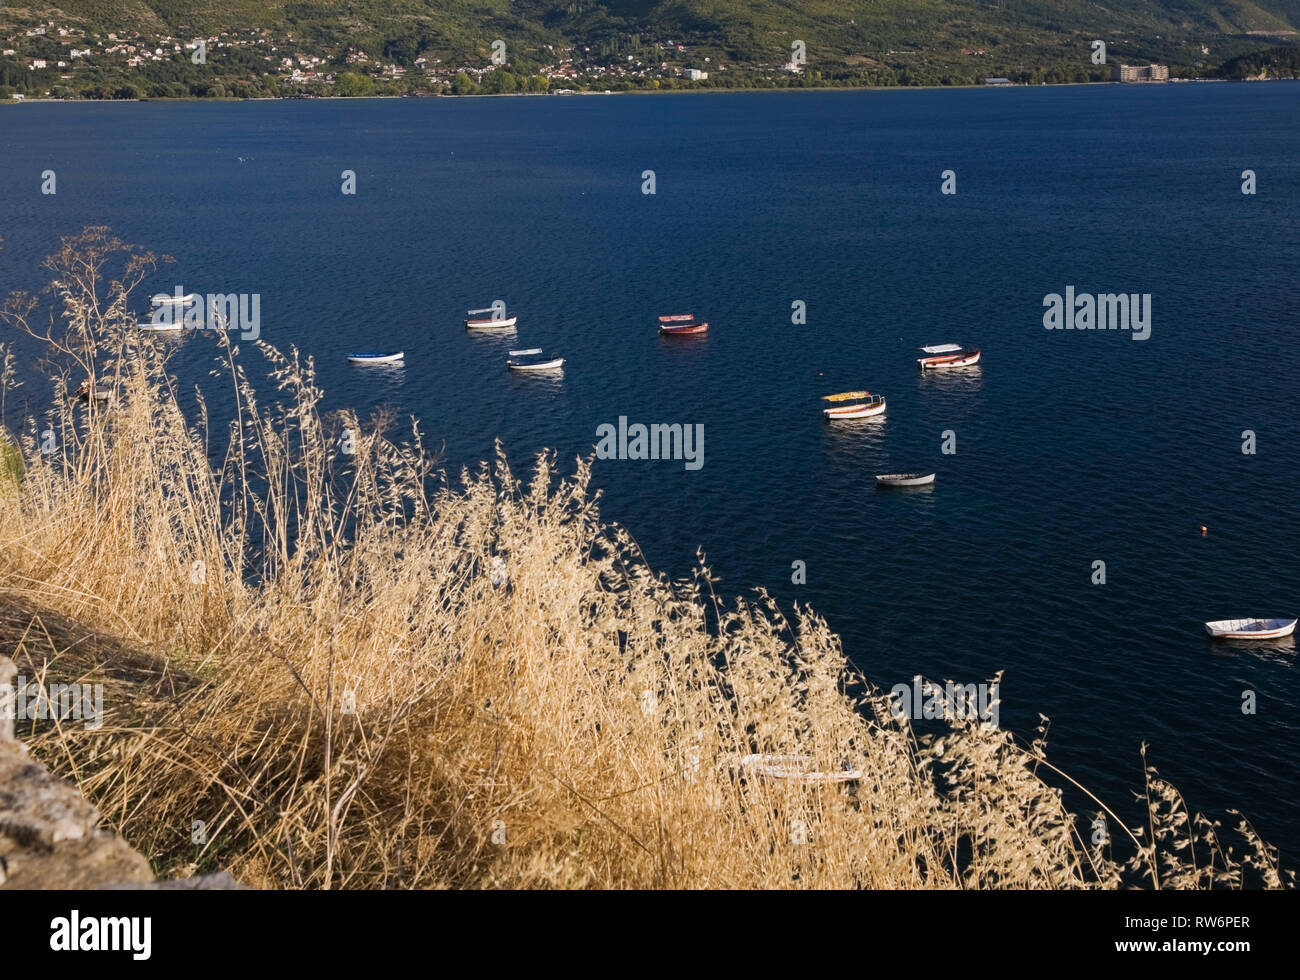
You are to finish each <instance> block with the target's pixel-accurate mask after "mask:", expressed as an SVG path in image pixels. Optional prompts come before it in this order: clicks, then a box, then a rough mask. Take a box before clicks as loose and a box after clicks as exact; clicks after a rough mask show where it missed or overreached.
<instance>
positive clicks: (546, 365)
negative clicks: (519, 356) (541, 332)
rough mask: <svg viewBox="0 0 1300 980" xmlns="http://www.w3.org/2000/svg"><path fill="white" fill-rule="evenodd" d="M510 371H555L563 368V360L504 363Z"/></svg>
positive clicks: (558, 358)
mask: <svg viewBox="0 0 1300 980" xmlns="http://www.w3.org/2000/svg"><path fill="white" fill-rule="evenodd" d="M506 367H508V368H510V370H511V371H555V370H557V369H559V368H562V367H564V358H562V357H556V358H553V359H552V360H549V361H506Z"/></svg>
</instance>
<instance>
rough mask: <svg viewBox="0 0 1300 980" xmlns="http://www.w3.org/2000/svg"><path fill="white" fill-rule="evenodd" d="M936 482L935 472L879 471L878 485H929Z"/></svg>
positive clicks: (877, 475) (877, 476)
mask: <svg viewBox="0 0 1300 980" xmlns="http://www.w3.org/2000/svg"><path fill="white" fill-rule="evenodd" d="M933 482H934V474H933V473H878V474H876V486H878V487H928V486H929V485H930V484H932V483H933Z"/></svg>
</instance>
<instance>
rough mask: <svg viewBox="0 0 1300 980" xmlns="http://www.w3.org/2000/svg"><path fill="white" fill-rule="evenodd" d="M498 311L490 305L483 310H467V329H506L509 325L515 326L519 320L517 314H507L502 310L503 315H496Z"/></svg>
mask: <svg viewBox="0 0 1300 980" xmlns="http://www.w3.org/2000/svg"><path fill="white" fill-rule="evenodd" d="M481 313H491V314H492V316H487V317H484V316H480V315H479V314H481ZM496 313H497V311H496V310H495V309H493V308H492V307H490V306H488V307H485V308H484V309H481V310H467V311H466V315H467V317H468V319H467V320H466V321H465V329H466V330H504V329H506V328H507V327H513V326H515V324H516V323H517V322H518V321H519V317H518V316H516V315H515V314H513V313H512V314H509V315H505V311H504V310H503V311H502V314H503V315H501V316H497V315H496Z"/></svg>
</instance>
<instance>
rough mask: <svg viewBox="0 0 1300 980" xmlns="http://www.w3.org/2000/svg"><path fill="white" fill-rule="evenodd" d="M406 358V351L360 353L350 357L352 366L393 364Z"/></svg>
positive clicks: (349, 361)
mask: <svg viewBox="0 0 1300 980" xmlns="http://www.w3.org/2000/svg"><path fill="white" fill-rule="evenodd" d="M405 357H406V352H405V351H400V350H399V351H358V352H355V353H352V354H349V355H348V363H350V364H393V363H395V362H397V361H400V360H402V359H403V358H405Z"/></svg>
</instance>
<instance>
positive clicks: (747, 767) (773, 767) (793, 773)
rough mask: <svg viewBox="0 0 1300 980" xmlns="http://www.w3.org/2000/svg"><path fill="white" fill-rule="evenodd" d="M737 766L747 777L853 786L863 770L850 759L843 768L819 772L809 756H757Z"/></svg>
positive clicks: (807, 783)
mask: <svg viewBox="0 0 1300 980" xmlns="http://www.w3.org/2000/svg"><path fill="white" fill-rule="evenodd" d="M735 766H736V768H738V769H740V770H741V771H742V772H744V773H745V774H746V775H751V776H758V777H761V778H763V779H770V780H772V781H774V782H783V783H803V784H806V785H811V784H816V783H851V782H856V781H857V780H859V779H861V778H862V770H861V769H860V768H854V767H853V766H851V765H850V764H849V763H848V761H847V760H845V762H844V765H843V767H842V768H840V769H818V768H816V763H815V762H814V761H813V760H812V758H811V757H810V756H806V755H768V754H764V753H754V754H752V755H745V756H741V757H740V758H739V759H737V760H736V762H735Z"/></svg>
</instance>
